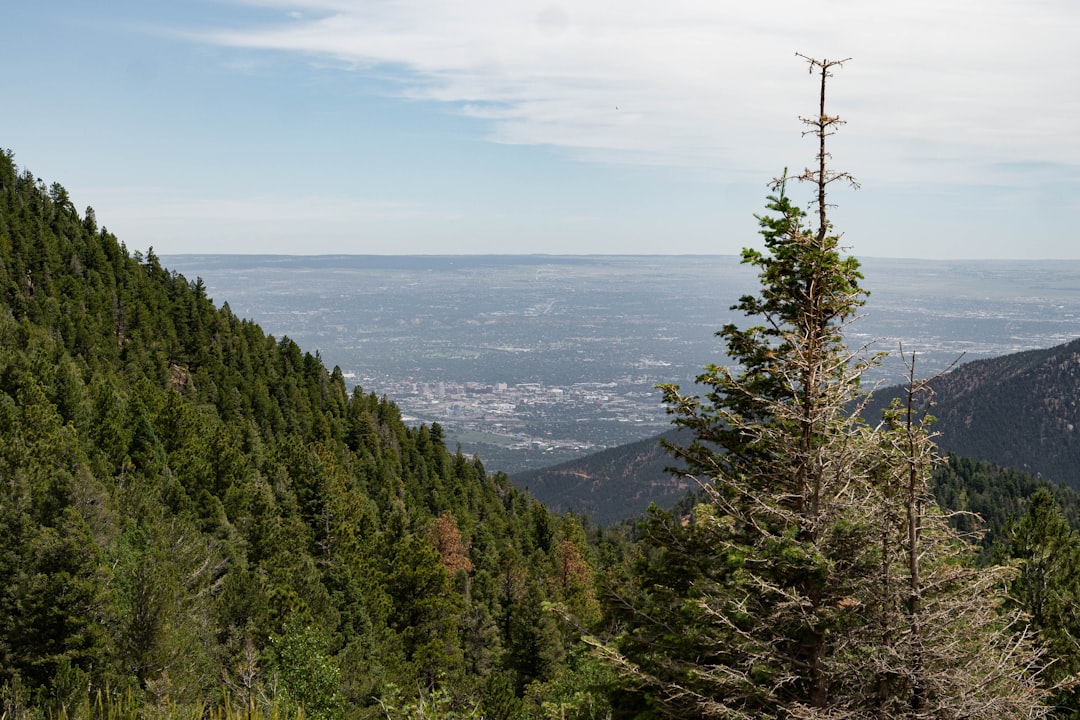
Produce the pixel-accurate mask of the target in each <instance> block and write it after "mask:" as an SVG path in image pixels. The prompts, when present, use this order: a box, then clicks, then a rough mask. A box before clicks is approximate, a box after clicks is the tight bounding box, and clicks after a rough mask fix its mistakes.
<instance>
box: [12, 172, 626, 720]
mask: <svg viewBox="0 0 1080 720" xmlns="http://www.w3.org/2000/svg"><path fill="white" fill-rule="evenodd" d="M0 297H2V299H3V300H2V302H3V306H2V308H0V478H2V483H0V525H2V527H3V529H4V536H5V538H6V542H5V543H4V546H3V548H2V549H0V587H2V588H3V590H2V593H0V687H2V688H3V693H4V694H3V697H4V711H5V712H6V713H7V716H8V717H11V718H15V717H23V716H24V714H25V713H28V712H31V709H35V708H36V709H37V711H38V712H40V711H42V709H49V708H51V709H52V710H51V711H58V710H60V709H65V711H66V712H74V709H75V708H78V707H79V706H80V703H87V702H92V701H94V699H95V698H96V697H97V695H98V694H99V693H107V694H110V695H111V696H112V697H114V698H117V697H124V696H125V693H130V694H131V695H130V697H134V698H135V701H133V702H135V704H136V705H139V706H146V707H158V708H174V709H176V708H181V709H182V708H188V709H194V710H192V711H193V712H196V711H197V712H202V710H201V709H200V708H211V707H221V706H222V704H223V703H224V702H225V701H226V698H228V700H229V702H231V703H233V704H235V705H237V706H245V707H252V708H255V709H256V710H259V711H269V710H271V709H274V710H275V711H280V712H293V711H296V710H298V709H299V708H300V707H301V706H302V707H303V708H304V711H305V713H306V714H307V715H308V716H318V717H325V718H337V717H343V716H349V717H364V716H368V715H378V716H383V715H384V714H386V713H388V712H390V710H389V709H392V708H398V711H395V712H400V713H401V714H407V712H409V710H408V708H410V707H413V706H414V705H415V704H416V703H421V702H423V701H424V700H425V699H426V701H428V702H432V701H434V700H437V701H438V702H439V703H441V709H442V710H444V711H449V710H454V711H462V712H463V711H465V710H466V709H473V710H476V711H477V712H480V711H482V712H483V714H484V715H485V716H486V717H511V716H516V715H517V714H520V713H522V712H525V711H526V709H529V711H530V713H531V714H535V713H537V712H539V710H537V708H538V707H539V706H540V703H541V702H542V699H548V698H550V697H552V696H556V695H558V694H559V692H562V690H560V688H562V686H563V685H565V684H572V683H573V682H576V679H575V677H574V676H573V674H572V673H571V667H572V665H573V662H574V660H573V658H572V657H571V653H572V649H573V640H574V637H575V636H574V633H573V632H572V631H571V630H570V628H569V627H568V626H567V625H566V624H564V623H562V622H561V621H559V620H558V619H557V617H556V616H555V615H554V614H552V613H550V612H548V611H546V610H545V607H546V605H545V604H546V603H559V604H560V605H561V606H564V607H566V608H571V609H572V611H573V613H574V614H575V616H577V617H582V618H592V617H594V616H595V614H596V612H597V606H596V602H597V601H596V597H595V592H594V588H593V574H592V567H593V566H595V565H597V564H598V563H610V562H612V561H613V560H614V559H615V558H616V557H617V556H618V554H619V553H620V552H622V549H621V548H620V547H619V546H617V545H605V544H604V543H603V542H597V541H596V540H597V537H598V536H597V535H596V531H595V529H592V528H587V527H585V526H583V524H582V523H581V521H579V520H578V519H577V518H574V517H572V516H563V517H558V516H552V515H550V514H549V513H548V511H547V510H546V508H544V507H543V506H542V505H540V504H539V503H537V502H536V501H534V500H532V499H531V498H530V497H529V496H528V495H527V494H526V493H524V492H522V491H519V490H517V489H515V488H514V487H513V486H511V485H510V484H509V483H508V482H507V480H506V478H505V476H502V475H500V474H489V473H488V472H486V470H485V468H484V467H483V466H482V464H481V463H480V461H479V460H478V459H476V458H469V457H465V456H463V455H462V454H461V452H460V451H458V452H456V453H455V452H450V451H448V450H447V449H446V447H445V446H444V443H443V436H442V430H441V428H440V427H439V426H438V425H437V424H433V425H431V426H422V427H406V425H405V424H404V423H403V422H402V419H401V416H400V414H399V412H398V409H397V408H396V407H395V406H394V404H393V403H391V402H389V401H387V400H386V399H385V398H381V397H378V396H376V395H375V394H374V393H372V392H365V391H363V390H362V389H361V388H355V389H353V390H352V392H349V391H348V390H347V388H346V385H345V382H344V379H343V377H342V373H341V371H340V370H339V369H337V368H334V369H332V370H330V369H327V368H325V367H324V366H323V365H322V363H321V362H320V360H319V358H318V357H317V356H313V355H311V354H310V353H305V352H303V351H302V350H301V348H299V347H297V345H296V344H295V343H293V342H292V341H291V340H289V339H288V338H281V339H275V338H273V337H270V336H267V335H265V334H264V333H263V332H262V331H261V330H260V328H259V327H258V326H257V325H255V324H253V323H251V322H249V321H246V320H244V319H241V318H238V317H236V316H235V315H233V314H232V313H231V312H230V310H229V307H228V304H227V303H226V304H224V305H223V306H222V307H221V308H220V309H218V308H216V307H215V306H214V304H213V303H212V302H211V299H210V298H208V297H207V296H206V293H205V289H204V288H203V285H202V283H201V281H199V280H194V281H189V280H188V279H186V278H184V277H182V276H180V275H178V274H175V273H170V272H169V271H168V270H167V269H166V268H164V267H162V266H161V264H160V262H159V260H158V258H157V257H156V255H155V254H154V252H153V250H152V249H151V250H148V251H147V252H146V253H145V254H143V253H140V252H134V253H132V252H129V251H128V250H127V248H126V247H125V246H124V245H123V244H122V243H121V242H119V241H118V240H117V238H116V237H114V236H113V235H112V234H111V233H109V231H108V230H107V229H106V228H105V227H103V226H102V227H99V225H98V221H97V219H96V217H95V213H94V211H93V210H92V209H91V208H87V209H86V211H85V212H84V213H82V214H81V215H80V214H79V213H78V212H77V211H76V209H75V208H74V207H72V205H71V203H70V201H69V199H68V194H67V192H66V191H65V190H64V189H63V188H62V187H61V186H60V185H59V184H53V185H51V186H49V187H46V185H45V184H44V183H43V182H41V181H40V180H38V179H36V178H35V177H34V176H33V175H32V174H31V173H30V172H29V171H20V170H19V169H18V168H17V167H16V165H15V163H14V158H13V154H12V153H11V152H10V151H8V152H4V153H3V154H2V155H0ZM589 534H591V535H593V537H592V540H593V542H591V543H590V542H589V538H587V535H589ZM605 552H607V553H610V554H611V557H599V555H600V554H602V553H605ZM567 692H569V691H567ZM570 694H571V695H572V693H570Z"/></svg>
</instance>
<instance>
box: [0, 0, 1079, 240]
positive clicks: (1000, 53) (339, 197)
mask: <svg viewBox="0 0 1080 720" xmlns="http://www.w3.org/2000/svg"><path fill="white" fill-rule="evenodd" d="M0 26H2V27H4V29H5V33H4V35H5V39H4V42H3V43H0V62H3V63H4V66H5V67H7V68H9V69H10V71H9V73H8V77H7V78H6V82H5V86H4V107H5V109H6V112H4V113H0V148H9V149H11V150H12V151H14V153H15V159H16V162H17V163H18V164H19V165H20V167H22V168H24V169H29V170H31V171H32V172H34V173H35V175H37V176H38V177H40V178H42V179H43V180H44V181H45V182H46V183H52V182H59V183H61V184H63V185H64V186H65V187H66V188H67V189H68V191H69V193H70V195H71V198H72V200H73V201H74V203H75V205H76V207H77V208H79V210H80V211H82V210H83V209H84V208H85V207H86V206H87V205H92V206H93V207H94V208H95V210H96V213H97V216H98V219H99V221H100V222H102V223H103V224H105V225H106V226H107V227H108V228H109V230H111V231H112V232H114V233H116V234H117V236H118V237H119V238H120V239H121V240H122V241H124V242H125V243H126V244H127V246H128V247H130V248H146V247H150V246H153V247H154V249H155V250H156V251H157V252H158V253H159V254H177V253H205V252H224V253H283V254H336V253H345V254H459V253H463V254H469V253H551V254H577V253H590V254H609V253H613V254H669V253H672V254H732V253H737V252H738V251H739V249H740V248H741V247H743V246H744V245H748V244H753V243H754V242H755V241H756V239H757V237H756V230H757V226H756V221H755V220H754V217H753V215H754V213H756V212H760V211H761V209H762V208H763V206H764V199H765V195H766V194H767V183H768V181H769V180H770V178H773V177H775V176H776V175H778V174H779V173H780V172H781V171H782V170H783V169H784V167H790V168H791V169H792V170H795V171H797V170H798V169H801V167H802V166H803V165H804V164H806V163H808V162H810V161H811V160H812V157H813V154H814V151H815V148H814V146H813V142H812V141H811V140H810V139H809V138H801V137H800V133H801V131H802V126H801V125H800V123H799V121H798V119H797V116H798V115H800V114H802V115H806V114H809V113H813V112H815V111H816V99H817V85H816V81H815V79H814V78H811V77H808V76H807V73H806V67H805V65H804V64H803V63H802V61H800V60H799V59H798V58H797V57H796V56H795V53H796V52H801V53H805V54H808V55H812V56H817V57H828V58H830V59H832V58H843V57H851V58H852V60H851V62H850V63H848V64H847V65H845V67H844V68H843V69H841V70H839V71H838V72H837V74H836V77H835V78H834V79H833V80H832V82H831V86H830V100H829V108H830V111H831V113H833V114H837V115H839V116H840V117H841V118H843V119H845V120H847V121H848V123H849V124H848V125H847V126H846V127H844V128H843V130H842V131H841V134H839V135H838V136H836V137H835V138H833V141H832V145H831V148H830V149H831V151H832V154H833V155H834V158H835V160H834V166H835V167H836V168H837V169H842V170H846V171H849V172H851V173H852V174H854V175H855V176H856V177H857V178H858V179H859V181H860V182H861V183H862V189H861V190H859V191H858V192H851V191H847V190H838V191H837V192H836V193H834V195H833V197H832V199H833V200H834V201H835V202H836V203H838V205H839V206H838V208H837V209H836V210H835V211H834V213H833V219H834V221H835V222H836V225H837V227H838V229H839V230H841V231H843V232H844V234H845V242H846V243H847V244H849V245H850V246H851V247H852V251H853V252H854V253H855V254H857V255H860V256H866V257H922V258H1080V243H1078V242H1077V240H1078V238H1077V237H1076V230H1075V222H1074V218H1075V217H1076V216H1077V214H1078V210H1080V192H1077V191H1078V189H1080V187H1078V186H1080V136H1078V134H1077V133H1076V131H1075V125H1076V118H1077V117H1080V43H1077V42H1076V39H1077V38H1078V37H1080V5H1077V4H1076V3H1073V2H1071V1H1070V0H1032V1H1031V2H1026V3H1017V2H1010V1H1008V0H987V2H983V3H980V4H978V5H977V6H974V5H968V4H952V5H948V4H945V5H942V4H940V3H932V2H928V1H927V0H913V1H912V2H908V3H903V4H901V3H865V2H858V1H857V0H809V1H800V2H795V1H794V0H779V1H778V2H774V3H769V4H763V3H747V2H743V3H717V2H706V1H704V0H671V1H670V2H665V3H662V4H661V3H653V2H642V1H640V0H629V1H627V0H620V1H619V2H615V1H614V0H578V2H574V3H566V2H553V1H552V0H537V1H536V2H531V1H525V0H509V1H508V2H502V3H490V2H485V1H483V0H455V2H452V3H430V2H419V1H418V0H385V1H377V2H375V1H373V2H360V1H351V0H294V1H292V2H286V1H285V0H191V1H190V2H183V3H143V2H137V1H136V0H120V1H117V2H107V3H97V4H87V3H80V2H74V1H73V0H59V1H58V2H53V3H18V2H13V3H6V4H5V5H4V6H3V8H0ZM794 192H798V191H797V190H796V191H794ZM807 197H808V195H807Z"/></svg>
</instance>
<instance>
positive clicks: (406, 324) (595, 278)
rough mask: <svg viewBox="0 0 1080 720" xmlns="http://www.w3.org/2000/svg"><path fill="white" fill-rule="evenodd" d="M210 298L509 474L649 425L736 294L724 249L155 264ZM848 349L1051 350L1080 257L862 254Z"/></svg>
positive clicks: (1067, 330)
mask: <svg viewBox="0 0 1080 720" xmlns="http://www.w3.org/2000/svg"><path fill="white" fill-rule="evenodd" d="M162 262H163V263H164V264H165V266H166V267H168V268H170V269H171V270H174V271H176V272H180V273H182V274H183V275H184V276H185V277H187V278H188V279H189V280H194V279H195V278H196V277H201V278H202V279H203V282H204V284H205V285H206V288H207V292H208V294H209V295H210V297H212V298H214V301H215V302H216V303H217V304H218V305H221V304H223V303H226V302H227V303H228V304H229V306H230V308H231V310H232V311H233V312H234V313H235V314H237V315H239V316H241V317H245V318H250V319H252V320H254V321H256V322H258V323H259V324H260V325H261V326H262V327H263V329H264V330H265V331H266V332H268V333H271V334H273V335H275V336H277V337H281V336H283V335H287V336H288V337H290V338H292V339H293V340H295V341H296V342H297V343H299V344H300V346H301V347H302V348H303V349H304V350H307V351H311V352H315V351H318V352H319V354H320V356H321V357H322V359H323V361H324V362H325V363H326V364H327V365H328V366H329V367H333V366H335V365H336V366H339V367H340V368H341V369H342V371H343V372H344V373H345V376H346V378H347V380H348V381H349V382H350V383H351V384H353V385H359V386H361V387H362V388H363V389H364V390H365V391H373V392H375V393H377V394H379V395H385V396H387V397H388V398H390V399H391V400H393V401H394V402H396V403H397V404H398V406H399V407H400V408H401V409H402V412H403V414H404V415H406V417H407V418H409V419H410V421H411V422H415V423H420V422H424V423H428V424H430V423H432V422H438V423H439V424H440V425H442V426H443V428H444V429H445V431H446V437H447V440H448V443H449V444H450V447H451V449H454V447H455V445H456V444H460V446H461V449H462V451H463V452H465V453H466V454H469V455H471V454H474V453H476V454H479V455H480V457H481V459H482V460H483V461H484V463H485V466H486V467H487V468H488V469H489V470H503V471H506V472H511V473H512V472H517V471H520V470H525V469H532V468H536V467H542V466H545V465H551V464H555V463H558V462H561V461H563V460H567V459H570V458H573V457H576V456H579V455H582V454H586V453H589V452H593V451H596V450H599V449H602V448H606V447H611V446H614V445H619V444H622V443H626V442H630V441H633V440H638V439H641V438H644V437H649V436H651V435H655V434H657V433H659V432H661V431H663V430H664V429H666V428H667V427H668V426H669V421H670V419H669V417H668V416H667V414H666V412H665V410H664V408H663V407H662V404H661V402H660V400H661V397H660V393H659V391H658V390H656V388H655V386H656V385H657V384H658V383H669V382H675V383H679V384H681V385H682V386H683V387H684V390H686V391H691V390H692V385H693V378H694V377H696V376H697V375H698V374H699V373H700V372H701V369H702V367H703V366H704V365H706V364H708V363H720V364H722V363H723V360H724V357H723V354H722V345H721V343H720V342H719V341H718V339H717V338H716V337H715V331H716V330H718V329H719V328H721V327H722V326H723V325H724V324H725V323H728V322H736V321H738V320H739V317H738V315H737V314H735V313H733V312H732V311H731V310H730V309H729V308H730V306H731V305H732V304H734V303H735V302H736V301H737V300H738V298H739V296H741V295H743V294H746V293H747V292H752V291H753V290H754V289H755V287H756V279H755V276H754V273H753V271H752V270H751V269H749V268H746V267H743V266H741V265H740V264H739V263H738V259H737V258H735V257H730V256H694V257H686V256H582V257H578V256H565V257H564V256H558V257H556V256H439V257H435V256H333V257H326V256H320V257H303V256H287V257H286V256H235V255H234V256H228V255H182V256H169V257H163V258H162ZM863 265H864V272H865V275H866V280H865V283H864V286H865V287H866V288H867V289H868V290H870V292H871V295H870V299H869V301H868V303H867V305H866V308H865V309H866V313H865V316H864V317H863V318H860V319H859V320H858V321H857V322H855V323H854V324H853V325H852V326H851V327H850V328H849V329H848V331H847V333H846V334H847V337H848V340H849V345H850V346H852V347H853V348H858V347H859V346H860V345H862V344H867V345H869V346H870V348H871V350H872V351H876V350H883V351H890V352H893V356H892V357H890V358H889V359H887V360H886V361H885V363H884V364H883V365H882V367H881V368H879V369H877V370H875V371H874V372H873V373H872V375H871V378H870V379H871V380H878V381H880V382H883V383H887V384H892V383H896V382H900V380H901V379H902V377H903V366H902V363H901V362H900V360H899V358H898V357H896V356H895V351H896V349H897V348H898V347H899V343H900V342H902V343H903V347H904V349H905V351H906V352H916V353H917V354H918V362H917V371H918V372H919V374H920V375H928V374H933V373H935V372H939V371H941V370H943V369H945V368H946V367H948V366H949V364H950V363H953V362H955V361H956V360H958V359H961V358H962V361H964V362H966V361H970V360H974V359H978V358H982V357H990V356H995V355H1001V354H1005V353H1009V352H1017V351H1020V350H1026V349H1034V348H1040V347H1049V346H1051V345H1056V344H1059V343H1062V342H1065V341H1067V340H1070V339H1073V338H1074V337H1075V336H1076V334H1077V333H1078V332H1080V322H1078V321H1080V262H1039V261H1031V262H992V261H973V262H944V261H919V260H881V259H870V260H865V261H864V264H863Z"/></svg>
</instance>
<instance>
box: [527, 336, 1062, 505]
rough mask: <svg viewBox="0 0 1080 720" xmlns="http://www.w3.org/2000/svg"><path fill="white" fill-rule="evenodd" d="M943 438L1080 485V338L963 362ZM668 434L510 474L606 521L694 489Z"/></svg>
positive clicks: (960, 449) (949, 444)
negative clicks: (678, 472)
mask: <svg viewBox="0 0 1080 720" xmlns="http://www.w3.org/2000/svg"><path fill="white" fill-rule="evenodd" d="M931 387H932V388H933V389H934V391H935V402H934V406H933V408H932V410H931V412H932V414H933V415H934V416H935V417H936V418H937V421H936V422H935V423H934V426H933V427H934V430H935V431H936V432H937V433H939V435H938V437H937V438H936V441H937V443H938V446H939V448H940V449H941V451H942V452H944V453H955V454H956V455H958V456H963V457H969V458H976V459H978V460H983V461H987V462H989V463H993V464H995V465H999V466H1002V467H1007V468H1015V469H1018V470H1022V471H1025V472H1028V473H1032V474H1034V475H1037V476H1041V477H1042V478H1043V479H1046V480H1050V481H1053V482H1055V483H1059V484H1062V485H1065V486H1067V487H1070V488H1072V489H1074V490H1080V339H1077V340H1074V341H1071V342H1069V343H1065V344H1063V345H1058V346H1055V347H1052V348H1047V349H1042V350H1028V351H1024V352H1020V353H1014V354H1010V355H1004V356H1001V357H996V358H990V359H985V360H977V361H973V362H970V363H965V364H962V365H960V366H958V367H956V368H955V369H954V370H952V371H951V372H948V373H945V374H943V375H941V376H938V377H936V378H934V379H933V380H932V382H931ZM901 395H902V388H901V387H900V386H894V387H888V388H884V389H881V390H878V391H877V392H875V393H874V397H873V399H872V401H871V402H870V403H869V405H868V406H867V409H866V412H865V415H866V417H867V418H868V419H876V418H880V417H881V412H882V410H884V409H885V408H886V407H888V405H889V403H890V402H891V400H892V398H894V397H900V396H901ZM662 437H663V438H667V439H669V440H676V441H677V437H678V434H677V432H676V431H674V430H672V431H669V432H667V433H665V434H664V435H662V436H657V437H653V438H649V439H646V440H640V441H638V442H635V443H630V444H628V445H622V446H619V447H615V448H610V449H608V450H604V451H603V452H600V453H595V454H592V455H588V456H585V457H582V458H578V459H576V460H572V461H569V462H565V463H562V464H559V465H555V466H552V467H549V468H542V469H540V470H534V471H531V472H527V473H519V474H517V475H513V476H511V478H510V479H511V481H512V482H514V483H515V484H516V485H518V486H519V487H526V488H528V490H529V492H530V493H531V494H532V495H533V496H534V497H536V498H537V499H538V500H540V501H542V502H544V503H546V504H547V505H548V506H549V507H551V508H552V509H553V510H555V511H558V512H566V511H573V512H575V513H581V514H587V515H589V516H590V517H591V518H592V519H593V520H595V521H596V522H599V523H602V524H608V523H612V522H617V521H619V520H623V519H626V518H628V517H632V516H634V515H636V514H639V513H642V512H644V511H645V510H646V509H647V508H648V506H649V505H650V504H651V503H656V504H657V505H658V506H660V507H670V506H672V505H674V504H675V503H676V502H677V501H678V500H679V499H680V498H681V497H682V495H684V494H685V492H686V491H687V490H688V489H689V483H688V482H686V481H685V480H680V479H678V478H673V477H672V476H671V474H670V473H667V472H666V471H665V468H666V467H668V466H670V465H671V464H672V458H671V456H670V455H668V454H667V453H665V452H664V451H663V449H662V448H661V445H660V440H661V438H662Z"/></svg>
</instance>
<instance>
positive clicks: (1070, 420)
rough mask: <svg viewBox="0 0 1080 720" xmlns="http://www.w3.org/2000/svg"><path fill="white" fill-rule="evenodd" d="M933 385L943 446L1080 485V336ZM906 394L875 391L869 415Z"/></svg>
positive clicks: (966, 368) (964, 368)
mask: <svg viewBox="0 0 1080 720" xmlns="http://www.w3.org/2000/svg"><path fill="white" fill-rule="evenodd" d="M931 386H932V387H933V390H934V403H935V404H934V407H933V410H932V412H933V414H934V416H935V417H936V418H937V422H936V424H935V428H936V430H937V431H938V432H939V437H938V443H939V444H940V446H941V447H942V448H943V449H945V450H948V451H950V452H955V453H957V454H959V455H965V456H968V457H977V458H980V459H982V460H988V461H990V462H994V463H997V464H998V465H1005V466H1009V467H1014V468H1018V469H1020V470H1025V471H1027V472H1031V473H1039V474H1041V475H1043V476H1044V477H1046V478H1049V479H1052V480H1054V481H1056V482H1059V483H1064V484H1066V485H1069V486H1070V487H1072V488H1074V489H1080V471H1078V468H1080V400H1078V398H1080V339H1078V340H1073V341H1072V342H1069V343H1066V344H1063V345H1058V346H1056V347H1052V348H1046V349H1041V350H1030V351H1027V352H1022V353H1014V354H1012V355H1005V356H1002V357H997V358H989V359H986V360H977V361H974V362H970V363H965V364H962V365H960V366H958V367H957V368H956V369H954V370H953V371H952V372H949V373H945V374H944V375H941V376H939V377H936V378H934V379H933V382H932V383H931ZM898 395H899V388H886V389H884V390H881V391H879V392H877V393H875V398H876V399H875V402H874V403H872V404H871V405H870V406H869V407H868V410H867V417H870V418H876V417H880V410H881V409H882V408H883V407H886V406H887V405H888V403H889V401H890V400H891V399H892V398H893V397H897V396H898Z"/></svg>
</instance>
